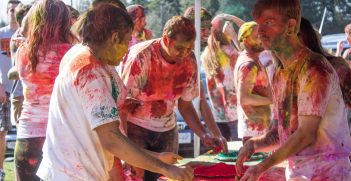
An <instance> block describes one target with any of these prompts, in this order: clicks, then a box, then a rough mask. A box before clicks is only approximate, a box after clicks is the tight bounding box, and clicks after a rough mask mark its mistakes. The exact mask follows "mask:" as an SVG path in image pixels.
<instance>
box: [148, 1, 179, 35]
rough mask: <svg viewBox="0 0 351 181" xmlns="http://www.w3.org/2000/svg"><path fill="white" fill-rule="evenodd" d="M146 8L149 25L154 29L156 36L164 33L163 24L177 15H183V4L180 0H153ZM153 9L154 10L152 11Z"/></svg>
mask: <svg viewBox="0 0 351 181" xmlns="http://www.w3.org/2000/svg"><path fill="white" fill-rule="evenodd" d="M146 8H147V9H148V10H149V11H148V15H147V22H148V27H149V28H150V29H151V30H152V31H153V34H154V37H160V36H161V35H162V30H163V26H164V25H165V24H166V22H167V21H168V20H169V19H170V18H171V17H173V16H175V15H181V5H180V3H179V1H178V0H153V1H150V2H149V3H148V4H147V5H146ZM151 10H152V11H151Z"/></svg>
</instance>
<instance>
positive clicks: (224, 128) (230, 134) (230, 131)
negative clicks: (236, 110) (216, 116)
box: [216, 121, 240, 141]
mask: <svg viewBox="0 0 351 181" xmlns="http://www.w3.org/2000/svg"><path fill="white" fill-rule="evenodd" d="M216 124H217V126H218V128H219V130H220V131H221V133H222V135H223V137H224V138H225V139H227V141H240V139H239V138H238V121H232V122H217V123H216Z"/></svg>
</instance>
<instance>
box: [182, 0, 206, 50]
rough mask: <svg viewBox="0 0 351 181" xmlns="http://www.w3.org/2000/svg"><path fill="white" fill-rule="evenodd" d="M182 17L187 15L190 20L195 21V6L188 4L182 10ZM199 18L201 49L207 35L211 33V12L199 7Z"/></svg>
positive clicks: (204, 44) (204, 45) (203, 46)
mask: <svg viewBox="0 0 351 181" xmlns="http://www.w3.org/2000/svg"><path fill="white" fill-rule="evenodd" d="M183 16H184V17H187V18H189V19H191V20H192V21H195V7H194V6H190V7H188V8H187V9H186V10H185V11H184V15H183ZM200 19H201V29H200V30H201V36H200V40H201V50H203V49H204V48H205V47H206V46H207V40H208V37H209V36H210V33H211V26H212V25H211V21H212V15H211V13H210V12H209V11H208V10H207V9H205V8H203V7H201V9H200Z"/></svg>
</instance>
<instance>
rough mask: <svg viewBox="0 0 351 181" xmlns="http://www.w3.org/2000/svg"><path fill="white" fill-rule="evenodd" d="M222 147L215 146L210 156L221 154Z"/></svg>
mask: <svg viewBox="0 0 351 181" xmlns="http://www.w3.org/2000/svg"><path fill="white" fill-rule="evenodd" d="M222 150H223V149H222V147H221V146H216V147H215V148H213V151H212V153H211V154H218V153H221V152H222Z"/></svg>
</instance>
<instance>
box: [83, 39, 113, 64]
mask: <svg viewBox="0 0 351 181" xmlns="http://www.w3.org/2000/svg"><path fill="white" fill-rule="evenodd" d="M87 47H88V48H89V51H90V52H91V54H93V56H94V57H95V58H96V59H97V60H98V61H100V62H101V63H103V64H108V62H109V57H110V56H109V52H108V51H106V50H107V49H106V48H105V46H104V45H91V44H89V45H87Z"/></svg>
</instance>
